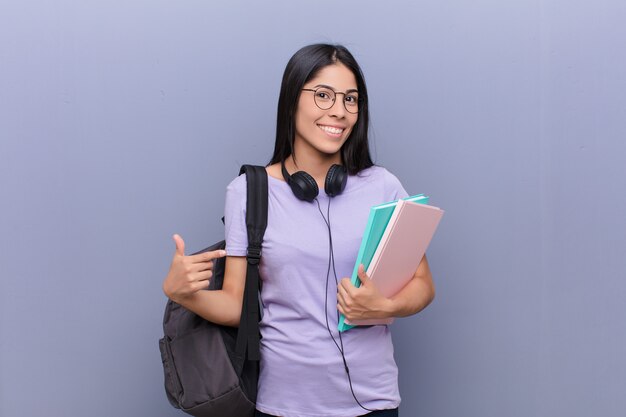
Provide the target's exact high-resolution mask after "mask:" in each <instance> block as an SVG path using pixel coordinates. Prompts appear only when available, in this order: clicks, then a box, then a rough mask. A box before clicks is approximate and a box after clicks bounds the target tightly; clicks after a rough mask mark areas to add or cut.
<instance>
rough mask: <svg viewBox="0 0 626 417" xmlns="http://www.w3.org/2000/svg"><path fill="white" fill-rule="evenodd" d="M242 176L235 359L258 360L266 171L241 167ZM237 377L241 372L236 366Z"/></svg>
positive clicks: (258, 168)
mask: <svg viewBox="0 0 626 417" xmlns="http://www.w3.org/2000/svg"><path fill="white" fill-rule="evenodd" d="M243 173H245V174H246V182H247V201H246V228H247V229H248V251H247V254H246V259H247V261H248V265H247V271H246V285H245V289H244V294H243V303H242V309H241V318H240V321H239V330H238V332H237V345H236V353H237V356H239V357H240V358H242V359H244V360H245V358H247V359H249V360H253V361H258V360H259V359H260V356H261V355H260V351H259V343H260V333H259V312H260V310H259V262H260V260H261V245H262V243H263V235H264V234H265V229H266V228H267V171H265V168H264V167H262V166H254V165H244V166H242V167H241V171H240V172H239V174H240V175H241V174H243ZM236 368H238V369H236V370H237V372H238V373H239V374H240V373H241V371H242V370H243V362H242V364H241V367H239V366H237V367H236Z"/></svg>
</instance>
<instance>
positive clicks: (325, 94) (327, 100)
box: [315, 88, 335, 110]
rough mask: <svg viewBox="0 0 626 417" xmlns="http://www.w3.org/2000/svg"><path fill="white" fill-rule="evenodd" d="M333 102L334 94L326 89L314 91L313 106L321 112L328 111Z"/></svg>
mask: <svg viewBox="0 0 626 417" xmlns="http://www.w3.org/2000/svg"><path fill="white" fill-rule="evenodd" d="M334 102H335V92H334V91H333V90H330V89H328V88H318V89H317V90H315V104H317V107H319V108H320V109H322V110H328V109H330V108H331V107H332V106H333V103H334Z"/></svg>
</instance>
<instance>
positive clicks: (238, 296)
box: [163, 235, 248, 326]
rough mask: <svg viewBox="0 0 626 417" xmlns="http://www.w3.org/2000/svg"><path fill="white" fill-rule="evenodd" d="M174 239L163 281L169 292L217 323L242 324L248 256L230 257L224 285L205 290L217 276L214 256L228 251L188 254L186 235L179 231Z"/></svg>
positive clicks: (166, 293)
mask: <svg viewBox="0 0 626 417" xmlns="http://www.w3.org/2000/svg"><path fill="white" fill-rule="evenodd" d="M174 241H175V242H176V252H175V253H174V257H173V259H172V264H171V266H170V270H169V272H168V274H167V277H166V278H165V281H164V282H163V292H164V293H165V295H167V296H168V297H169V298H170V299H171V300H172V301H174V302H176V303H178V304H180V305H182V306H183V307H185V308H186V309H188V310H191V311H193V312H194V313H196V314H198V315H199V316H201V317H203V318H205V319H206V320H209V321H211V322H213V323H217V324H222V325H225V326H238V325H239V319H240V317H241V305H242V302H243V290H244V287H245V282H246V270H247V267H248V263H247V261H246V258H245V257H243V256H229V257H227V258H226V269H225V270H224V283H223V285H222V289H221V290H215V291H204V289H206V288H207V287H208V284H209V279H210V278H211V277H212V276H213V271H212V269H213V259H215V258H217V257H221V256H224V255H225V252H224V251H214V252H207V253H202V254H199V255H192V256H185V255H184V251H185V244H184V242H183V240H182V238H181V237H180V236H178V235H175V236H174Z"/></svg>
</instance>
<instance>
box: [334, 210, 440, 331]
mask: <svg viewBox="0 0 626 417" xmlns="http://www.w3.org/2000/svg"><path fill="white" fill-rule="evenodd" d="M443 213H444V211H443V210H441V209H439V208H437V207H433V206H429V205H426V204H419V203H412V202H409V201H404V200H400V201H398V203H397V205H396V208H395V210H394V211H393V214H392V215H391V219H390V220H389V223H388V224H387V228H386V229H385V233H384V234H383V237H382V238H381V239H380V243H379V244H378V247H377V248H376V252H375V253H374V257H373V258H372V262H371V263H370V265H369V267H368V268H367V275H368V276H369V277H370V280H372V282H373V283H374V285H376V287H377V288H378V290H379V291H380V292H381V293H382V294H383V295H384V296H385V297H391V296H393V295H395V294H396V293H397V292H398V291H400V290H401V289H402V287H404V286H405V285H406V283H407V282H409V280H411V278H413V275H414V274H415V271H416V270H417V267H418V265H419V263H420V262H421V260H422V258H423V257H424V253H425V252H426V248H428V245H429V244H430V241H431V239H432V237H433V235H434V234H435V230H436V229H437V226H438V225H439V221H440V220H441V217H442V216H443ZM392 321H393V318H390V319H369V320H357V321H355V322H350V323H349V324H352V325H372V324H389V323H391V322H392ZM346 323H348V322H347V321H346Z"/></svg>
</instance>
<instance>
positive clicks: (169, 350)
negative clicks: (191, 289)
mask: <svg viewBox="0 0 626 417" xmlns="http://www.w3.org/2000/svg"><path fill="white" fill-rule="evenodd" d="M242 173H245V174H246V181H247V203H246V227H247V229H248V253H247V256H246V258H247V260H248V268H247V273H246V286H245V290H244V299H243V306H242V311H241V319H240V323H239V328H234V327H228V326H221V325H218V324H215V323H211V322H209V321H206V320H205V319H203V318H202V317H200V316H198V315H196V314H195V313H193V312H191V311H189V310H187V309H185V308H184V307H182V306H181V305H179V304H177V303H175V302H173V301H172V300H168V302H167V305H166V307H165V314H164V317H163V333H164V337H163V338H162V339H161V340H159V349H160V350H161V359H162V361H163V371H164V374H165V392H166V394H167V398H168V400H169V401H170V403H171V404H172V405H173V406H174V407H176V408H180V409H181V410H183V411H184V412H186V413H188V414H191V415H192V416H196V417H226V416H227V417H252V416H253V415H254V410H255V402H256V394H257V382H258V376H259V358H260V354H259V340H260V334H259V302H258V292H259V261H260V259H261V243H262V242H263V235H264V234H265V228H266V226H267V173H266V171H265V168H263V167H260V166H252V165H244V166H242V167H241V171H240V175H241V174H242ZM225 246H226V242H225V241H221V242H217V243H216V244H214V245H212V246H210V247H208V248H206V249H203V250H201V251H200V252H197V253H202V252H206V251H212V250H217V249H224V248H225ZM225 259H226V258H219V259H216V260H214V264H213V268H214V270H213V278H212V279H211V284H210V286H209V288H208V289H207V290H208V291H211V290H219V289H221V288H222V283H223V280H224V265H225V262H226V261H225Z"/></svg>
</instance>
